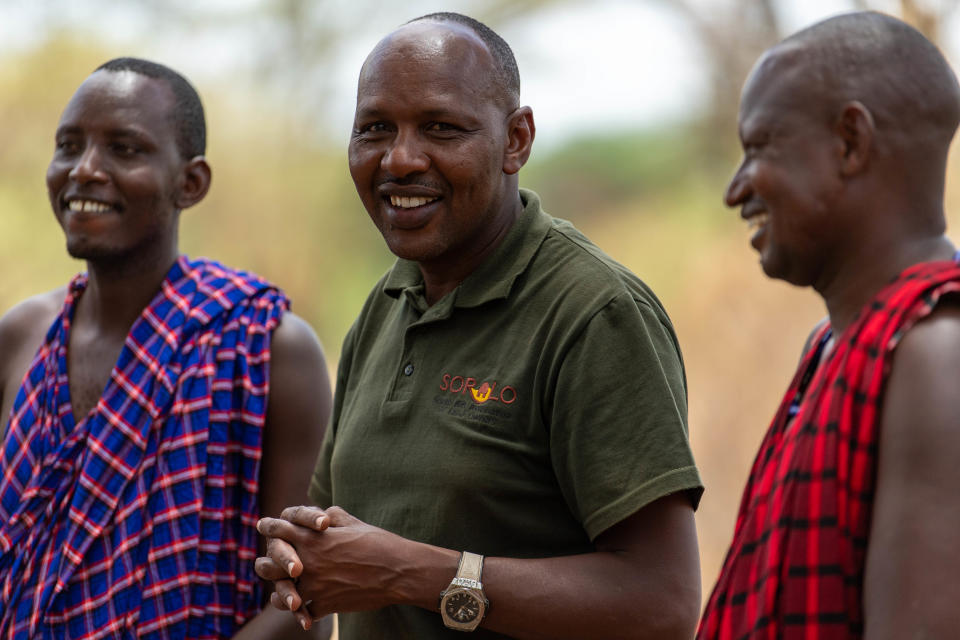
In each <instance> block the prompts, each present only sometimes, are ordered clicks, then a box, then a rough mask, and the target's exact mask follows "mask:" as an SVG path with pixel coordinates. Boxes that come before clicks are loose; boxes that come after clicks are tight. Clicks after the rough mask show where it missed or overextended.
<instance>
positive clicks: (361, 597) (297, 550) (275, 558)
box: [254, 506, 399, 629]
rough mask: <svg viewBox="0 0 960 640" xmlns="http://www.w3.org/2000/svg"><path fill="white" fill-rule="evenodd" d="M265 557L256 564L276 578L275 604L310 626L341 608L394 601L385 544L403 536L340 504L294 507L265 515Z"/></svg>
mask: <svg viewBox="0 0 960 640" xmlns="http://www.w3.org/2000/svg"><path fill="white" fill-rule="evenodd" d="M257 531H259V532H260V534H261V535H262V536H264V537H265V538H266V539H267V545H266V553H267V555H266V556H265V557H261V558H257V560H256V563H255V565H254V569H255V570H256V572H257V575H259V576H260V577H261V578H263V579H264V580H269V581H271V582H273V583H274V591H273V593H272V594H270V603H271V604H272V605H273V606H274V607H276V608H278V609H281V610H289V611H292V612H293V615H294V616H295V617H296V618H297V621H298V622H299V623H300V626H302V627H303V628H304V629H309V628H310V627H311V625H312V624H313V622H314V621H315V620H319V619H320V618H322V617H324V616H326V615H328V614H330V613H334V612H336V611H341V612H346V611H363V610H369V609H378V608H380V607H383V606H386V605H388V604H392V603H391V602H389V601H388V600H387V597H386V593H387V590H386V588H385V587H386V586H387V585H386V584H384V580H385V578H384V573H383V572H382V569H387V570H388V574H387V576H388V577H387V578H386V579H389V573H392V571H390V570H389V567H388V565H387V566H385V565H384V556H385V555H386V554H384V546H385V545H386V546H389V544H390V542H395V541H394V540H392V539H393V538H397V539H399V538H398V536H395V535H393V534H391V533H388V532H386V531H384V530H383V529H378V528H377V527H374V526H371V525H368V524H366V523H364V522H362V521H360V520H358V519H357V518H354V517H353V516H351V515H350V514H349V513H347V512H346V511H344V510H343V509H341V508H339V507H330V508H329V509H326V510H323V509H319V508H317V507H305V506H300V507H288V508H287V509H284V510H283V513H281V514H280V517H279V518H262V519H261V520H260V521H259V522H258V523H257Z"/></svg>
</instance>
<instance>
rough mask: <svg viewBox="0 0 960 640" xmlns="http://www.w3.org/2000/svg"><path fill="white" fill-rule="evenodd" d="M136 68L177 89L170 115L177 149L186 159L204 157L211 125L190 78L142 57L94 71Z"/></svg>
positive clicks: (174, 92) (106, 64)
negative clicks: (205, 116)
mask: <svg viewBox="0 0 960 640" xmlns="http://www.w3.org/2000/svg"><path fill="white" fill-rule="evenodd" d="M97 71H132V72H134V73H138V74H140V75H142V76H146V77H148V78H157V79H159V80H163V81H164V82H166V83H167V85H168V86H169V87H170V90H171V91H173V96H174V107H173V113H172V114H170V115H171V118H172V119H173V125H174V130H175V131H176V137H177V149H179V151H180V155H182V156H183V157H184V158H185V159H189V158H193V157H194V156H202V155H203V154H204V153H205V151H206V148H207V125H206V122H205V120H204V115H203V104H202V103H201V102H200V96H199V95H198V94H197V90H196V89H194V88H193V85H191V84H190V83H189V82H188V81H187V79H186V78H184V77H183V76H182V75H180V74H179V73H177V72H176V71H174V70H173V69H171V68H170V67H166V66H164V65H162V64H158V63H156V62H151V61H150V60H143V59H141V58H114V59H113V60H110V61H108V62H104V63H103V64H102V65H100V66H99V67H97V68H96V69H95V70H94V73H96V72H97Z"/></svg>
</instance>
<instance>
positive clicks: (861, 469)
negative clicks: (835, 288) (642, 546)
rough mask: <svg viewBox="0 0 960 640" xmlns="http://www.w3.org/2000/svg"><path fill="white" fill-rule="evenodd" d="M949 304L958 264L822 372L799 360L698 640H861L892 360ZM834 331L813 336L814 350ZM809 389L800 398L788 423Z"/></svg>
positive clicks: (923, 268)
mask: <svg viewBox="0 0 960 640" xmlns="http://www.w3.org/2000/svg"><path fill="white" fill-rule="evenodd" d="M956 292H960V268H958V266H957V264H956V263H955V262H931V263H925V264H919V265H914V266H913V267H911V268H909V269H907V270H906V271H904V272H903V273H902V274H901V275H900V276H899V277H898V278H897V279H895V280H894V281H893V282H892V283H890V284H889V285H887V286H886V287H885V288H884V289H883V290H882V291H880V293H879V294H878V295H877V296H876V297H875V298H874V299H873V300H872V301H871V302H870V303H869V304H868V305H867V306H866V307H865V308H864V309H863V310H862V311H861V313H860V315H859V316H858V318H857V319H856V320H855V322H854V323H853V324H852V325H851V326H850V327H849V328H848V329H847V331H846V332H845V333H844V334H843V335H842V336H840V337H839V339H838V340H837V341H836V346H835V348H834V349H833V351H832V353H830V354H829V355H828V356H827V358H826V360H825V361H824V362H823V363H822V364H821V366H819V367H817V363H816V362H814V359H815V351H816V350H815V349H810V351H809V352H808V353H807V355H806V356H805V357H804V358H803V361H802V362H801V364H800V367H799V369H798V370H797V373H796V375H795V376H794V378H793V382H792V383H791V385H790V388H789V389H788V391H787V394H786V396H784V398H783V402H782V403H781V405H780V408H779V410H778V411H777V413H776V415H775V416H774V419H773V423H772V424H771V425H770V429H769V431H768V432H767V435H766V437H765V439H764V441H763V444H762V445H761V446H760V451H759V453H758V454H757V458H756V460H755V461H754V464H753V468H752V470H751V472H750V478H749V480H748V482H747V487H746V489H745V490H744V495H743V501H742V502H741V505H740V513H739V515H738V517H737V524H736V528H735V530H734V535H733V542H732V543H731V546H730V550H729V552H728V554H727V558H726V561H725V562H724V566H723V569H722V571H721V572H720V578H719V580H718V581H717V585H716V587H715V588H714V591H713V595H712V596H711V597H710V600H709V602H708V604H707V608H706V611H705V612H704V615H703V620H702V621H701V624H700V630H699V632H698V634H697V638H698V640H740V639H747V638H749V639H759V638H765V639H766V638H769V639H771V640H773V639H777V640H793V639H796V640H800V639H803V640H814V639H816V640H839V639H844V640H847V639H853V638H860V637H862V635H863V607H862V602H861V597H862V593H863V572H864V559H865V556H866V549H867V544H868V535H869V530H870V516H871V510H872V505H873V496H874V490H875V482H876V459H877V441H878V437H879V427H880V410H881V407H882V404H883V391H884V386H885V382H886V379H887V376H888V374H889V370H890V362H891V358H892V355H893V351H894V349H895V347H896V346H897V344H898V342H899V340H900V338H901V337H902V336H903V333H904V332H905V331H906V330H907V329H909V328H910V327H911V326H912V325H913V324H914V323H915V322H917V320H918V319H920V318H922V317H923V316H926V315H927V314H929V313H930V311H931V310H932V309H933V308H934V306H935V305H936V304H937V301H938V300H939V298H940V297H941V296H943V295H944V294H947V293H956ZM829 330H830V327H829V325H827V326H824V327H822V328H821V329H819V330H818V332H817V335H815V336H814V339H813V341H812V342H811V344H814V345H815V344H817V343H818V341H819V340H820V339H821V337H822V336H823V335H824V334H825V333H826V332H827V331H829ZM811 374H812V377H810V375H811ZM805 378H807V379H808V380H809V386H808V387H807V393H806V396H805V398H803V399H802V403H801V405H800V409H799V412H798V413H797V414H796V417H795V418H793V419H792V420H791V419H790V418H789V417H788V413H789V408H790V405H791V403H792V402H793V401H794V398H795V397H796V396H797V393H798V390H799V389H800V388H801V387H802V383H803V381H804V379H805Z"/></svg>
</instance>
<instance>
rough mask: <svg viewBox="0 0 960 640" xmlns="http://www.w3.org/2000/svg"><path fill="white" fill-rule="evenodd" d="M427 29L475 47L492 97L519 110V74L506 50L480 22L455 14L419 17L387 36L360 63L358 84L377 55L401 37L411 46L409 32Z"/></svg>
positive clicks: (505, 46) (509, 51) (412, 42)
mask: <svg viewBox="0 0 960 640" xmlns="http://www.w3.org/2000/svg"><path fill="white" fill-rule="evenodd" d="M431 25H432V26H440V27H442V28H444V29H446V30H448V31H450V32H452V33H454V34H456V35H458V36H460V37H464V38H467V39H469V40H471V41H473V42H474V43H475V44H477V45H478V46H479V47H480V48H481V49H482V50H483V51H484V52H485V53H486V55H487V56H488V57H489V60H488V63H489V70H490V80H491V88H492V89H493V90H494V91H495V93H496V97H497V98H498V99H499V100H501V101H502V102H503V103H504V104H505V105H506V106H507V107H508V108H510V109H515V108H517V107H519V106H520V73H519V70H518V68H517V62H516V59H515V58H514V56H513V51H512V50H511V49H510V46H509V45H508V44H507V43H506V41H504V40H503V38H501V37H500V36H499V35H498V34H497V33H496V32H494V31H493V30H492V29H490V28H489V27H487V26H486V25H485V24H483V23H482V22H479V21H478V20H475V19H473V18H470V17H468V16H464V15H462V14H458V13H432V14H428V15H425V16H420V17H419V18H414V19H413V20H409V21H407V22H405V23H404V24H402V25H400V26H399V27H397V28H396V29H394V30H393V31H391V32H390V33H388V34H387V35H386V36H384V37H383V38H382V39H381V40H380V41H379V42H378V43H377V44H376V46H374V48H373V50H372V51H371V52H370V54H369V55H368V56H367V58H366V60H365V61H364V63H363V67H362V68H361V71H360V80H361V82H362V80H363V77H364V72H365V71H366V69H367V68H368V65H369V64H370V62H371V61H372V60H374V58H375V57H376V56H377V54H378V53H380V54H382V53H383V52H384V51H386V50H387V47H389V46H391V45H393V44H396V43H397V42H398V41H399V39H400V38H403V37H407V38H409V39H410V44H412V45H414V46H415V45H416V44H417V41H416V36H413V35H411V30H413V31H414V33H415V32H416V30H420V29H423V28H425V27H426V28H429V27H430V26H431Z"/></svg>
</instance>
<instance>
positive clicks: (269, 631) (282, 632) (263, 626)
mask: <svg viewBox="0 0 960 640" xmlns="http://www.w3.org/2000/svg"><path fill="white" fill-rule="evenodd" d="M332 631H333V616H327V617H326V618H324V619H323V620H319V621H317V622H315V623H314V624H313V626H312V627H311V628H310V630H309V631H304V630H303V629H302V628H301V627H300V624H299V623H298V622H297V619H296V618H294V617H293V616H292V615H290V613H289V612H287V611H279V610H278V609H274V608H273V607H271V606H269V605H267V606H265V607H264V608H263V611H261V612H260V613H258V614H257V615H256V616H255V617H254V618H252V619H251V620H249V621H248V622H247V624H245V625H243V628H242V629H240V631H239V632H237V634H236V635H234V636H233V640H289V639H292V638H297V639H300V638H302V639H303V640H328V639H329V638H330V635H331V633H332Z"/></svg>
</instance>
